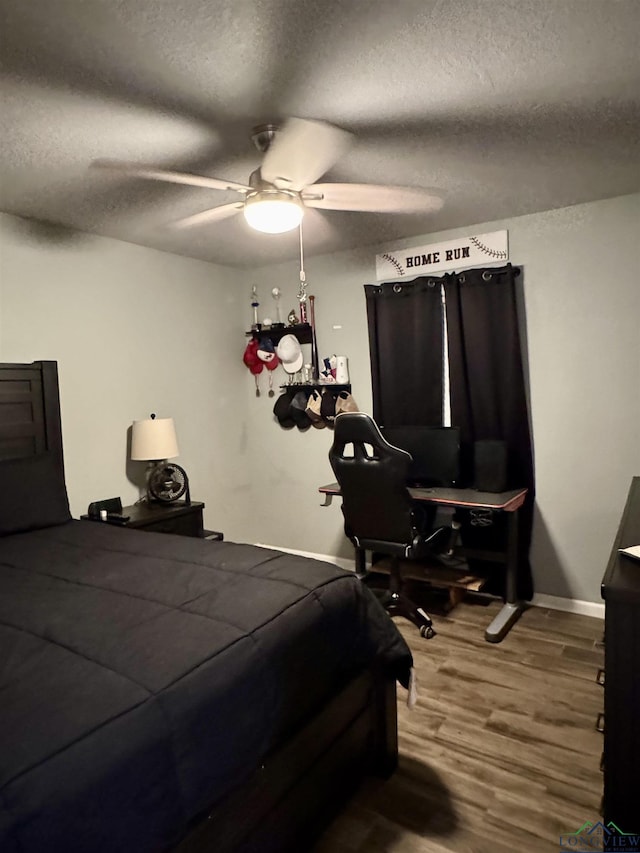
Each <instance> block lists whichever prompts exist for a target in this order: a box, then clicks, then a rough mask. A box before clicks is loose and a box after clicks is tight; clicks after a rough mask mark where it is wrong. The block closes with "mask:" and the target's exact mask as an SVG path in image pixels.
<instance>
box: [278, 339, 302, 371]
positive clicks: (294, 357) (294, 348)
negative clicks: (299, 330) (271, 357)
mask: <svg viewBox="0 0 640 853" xmlns="http://www.w3.org/2000/svg"><path fill="white" fill-rule="evenodd" d="M276 353H277V355H278V358H279V359H280V361H281V362H282V366H283V367H284V369H285V370H286V371H287V373H297V372H298V371H299V370H300V368H301V367H302V362H303V360H304V359H303V357H302V347H301V346H300V341H299V340H298V339H297V338H296V336H295V335H284V337H282V338H280V343H279V344H278V346H277V348H276Z"/></svg>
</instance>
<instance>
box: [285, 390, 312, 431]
mask: <svg viewBox="0 0 640 853" xmlns="http://www.w3.org/2000/svg"><path fill="white" fill-rule="evenodd" d="M306 409H307V395H306V394H305V393H304V391H298V392H297V394H294V395H293V399H292V400H291V406H290V407H289V413H290V415H291V417H292V418H293V421H294V423H295V425H296V426H297V427H298V429H309V427H310V426H311V421H310V420H309V417H308V415H307V411H306Z"/></svg>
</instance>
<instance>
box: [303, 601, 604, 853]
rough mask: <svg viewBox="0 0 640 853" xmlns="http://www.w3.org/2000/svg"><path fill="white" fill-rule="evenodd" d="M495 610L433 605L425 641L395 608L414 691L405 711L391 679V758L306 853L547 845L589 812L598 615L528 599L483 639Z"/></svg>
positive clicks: (596, 774) (492, 852) (594, 780)
mask: <svg viewBox="0 0 640 853" xmlns="http://www.w3.org/2000/svg"><path fill="white" fill-rule="evenodd" d="M498 609H499V603H498V602H495V601H492V602H491V603H490V604H488V605H487V604H483V603H471V602H463V603H461V604H459V605H458V606H457V607H456V608H455V609H454V610H453V611H452V612H451V614H450V615H449V616H442V615H437V614H436V613H434V612H433V610H432V615H433V618H434V627H435V628H436V631H437V635H436V636H435V637H434V638H433V639H432V640H423V639H421V637H420V636H419V634H418V632H417V630H416V629H415V628H414V627H413V626H412V625H410V624H409V623H408V622H405V621H404V620H402V619H398V620H396V624H397V625H398V627H399V628H400V630H401V631H402V634H403V636H404V637H405V639H406V640H407V642H408V643H409V646H410V647H411V650H412V652H413V655H414V661H415V668H416V673H417V677H418V690H419V699H418V703H417V706H416V707H415V708H414V709H413V710H412V711H410V710H408V709H407V707H406V691H404V690H403V689H402V688H399V690H398V715H399V721H398V724H399V742H400V764H399V768H398V770H397V772H396V773H395V774H394V776H393V777H392V778H391V779H389V780H387V781H383V780H368V781H367V782H366V783H365V784H364V785H363V787H362V788H361V789H360V790H359V792H358V793H357V794H356V795H355V796H354V798H353V799H352V800H351V801H350V802H349V803H348V805H346V807H345V809H344V812H343V813H342V814H341V815H340V816H339V817H338V818H337V819H336V820H335V821H334V822H333V824H332V825H331V826H330V827H329V829H328V830H327V831H326V832H325V834H324V835H323V837H322V838H321V839H320V842H319V843H318V845H317V846H316V847H315V848H314V853H358V852H359V851H362V853H364V851H366V853H381V851H394V853H514V851H527V853H532V852H533V851H545V853H549V851H554V850H560V839H559V836H560V834H561V833H570V832H575V831H576V830H578V829H579V828H580V827H581V826H582V825H583V824H584V823H585V821H587V820H591V821H593V822H595V821H596V820H598V819H599V817H600V814H599V810H600V798H601V795H602V774H601V772H600V769H599V763H600V755H601V752H602V735H601V734H600V733H598V732H597V731H596V730H595V722H596V718H597V715H598V713H599V712H601V711H602V708H603V699H604V697H603V689H602V687H601V686H600V685H599V684H597V683H596V673H597V670H598V668H599V667H601V666H602V665H603V661H604V652H603V650H602V649H601V648H600V641H601V639H602V631H603V626H604V622H603V621H601V620H599V619H592V618H590V617H586V616H576V615H573V614H568V613H560V612H558V611H552V610H545V609H540V608H530V609H529V610H527V611H526V612H525V613H524V614H523V615H522V617H521V619H520V621H519V622H518V623H517V624H516V625H515V626H514V628H513V629H512V630H511V632H510V634H509V635H508V636H507V637H506V638H505V639H504V640H503V641H502V643H499V644H490V643H487V642H485V640H484V628H485V627H486V626H487V625H488V624H489V622H490V621H491V619H492V618H493V616H494V615H495V613H496V612H497V611H498Z"/></svg>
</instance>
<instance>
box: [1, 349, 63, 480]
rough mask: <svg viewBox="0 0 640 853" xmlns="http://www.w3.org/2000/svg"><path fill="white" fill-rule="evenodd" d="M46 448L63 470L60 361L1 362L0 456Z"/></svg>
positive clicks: (36, 452)
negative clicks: (59, 384)
mask: <svg viewBox="0 0 640 853" xmlns="http://www.w3.org/2000/svg"><path fill="white" fill-rule="evenodd" d="M46 451H49V452H50V453H52V454H53V455H54V456H55V457H56V458H57V460H58V461H59V464H60V469H61V471H62V472H63V471H64V464H63V457H62V427H61V424H60V397H59V392H58V365H57V363H56V362H55V361H34V362H33V363H32V364H0V459H15V458H20V457H24V456H34V455H36V454H38V453H44V452H46ZM63 476H64V475H63Z"/></svg>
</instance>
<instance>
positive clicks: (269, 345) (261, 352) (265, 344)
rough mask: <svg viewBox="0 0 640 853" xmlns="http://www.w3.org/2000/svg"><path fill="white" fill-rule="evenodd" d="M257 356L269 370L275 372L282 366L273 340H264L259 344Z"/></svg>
mask: <svg viewBox="0 0 640 853" xmlns="http://www.w3.org/2000/svg"><path fill="white" fill-rule="evenodd" d="M256 354H257V356H258V358H259V359H260V361H261V362H263V364H264V365H265V367H266V368H267V370H275V369H276V367H277V366H278V365H279V364H280V359H279V358H278V356H277V355H276V351H275V347H274V346H273V341H272V340H271V338H262V340H261V341H260V343H259V344H258V348H257V350H256Z"/></svg>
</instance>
